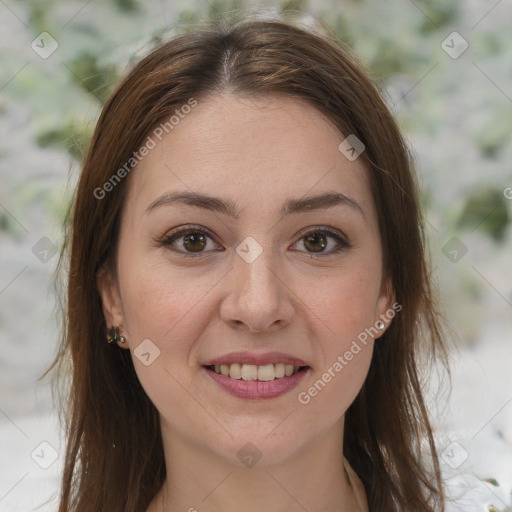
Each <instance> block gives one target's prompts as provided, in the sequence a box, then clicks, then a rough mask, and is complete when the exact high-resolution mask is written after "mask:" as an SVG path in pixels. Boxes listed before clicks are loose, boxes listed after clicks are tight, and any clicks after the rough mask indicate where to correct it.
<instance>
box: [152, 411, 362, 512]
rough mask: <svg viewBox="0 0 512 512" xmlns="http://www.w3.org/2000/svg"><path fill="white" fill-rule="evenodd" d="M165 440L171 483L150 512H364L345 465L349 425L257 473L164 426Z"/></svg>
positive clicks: (168, 481)
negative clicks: (240, 511) (345, 442)
mask: <svg viewBox="0 0 512 512" xmlns="http://www.w3.org/2000/svg"><path fill="white" fill-rule="evenodd" d="M341 421H343V420H341ZM162 423H163V422H162ZM162 435H163V439H164V450H165V458H166V468H167V479H166V481H165V482H164V485H163V487H162V489H161V490H160V492H159V493H158V495H157V496H156V497H155V499H154V500H153V502H152V504H151V506H150V507H149V509H148V512H175V511H188V512H195V511H197V512H200V511H201V510H208V512H225V511H226V510H244V512H261V511H262V510H264V511H265V512H285V511H286V512H296V511H297V512H299V511H300V512H303V511H304V510H307V511H308V512H325V511H327V510H328V511H333V512H334V511H339V510H351V511H356V510H358V505H357V502H356V499H355V496H354V493H353V489H352V487H351V485H350V482H349V479H348V476H347V473H346V471H345V469H344V465H343V423H341V425H340V423H339V422H338V423H336V424H335V425H334V426H333V428H331V429H330V430H329V431H328V432H326V433H324V434H322V435H321V436H320V437H319V438H318V439H316V440H315V441H314V442H313V443H311V444H310V445H309V446H307V447H304V448H303V449H302V450H300V451H299V452H297V453H296V454H294V455H293V456H292V457H290V458H289V459H287V460H286V461H281V462H279V463H276V464H271V465H270V464H267V465H263V463H256V464H255V465H254V466H252V467H246V466H244V465H239V464H236V463H234V462H232V461H229V460H226V459H224V458H221V457H219V455H218V454H216V453H214V452H213V451H212V450H211V449H209V448H208V447H203V446H198V445H197V444H193V445H192V444H191V443H190V442H189V441H188V440H187V439H184V438H183V437H181V436H179V435H177V433H176V432H173V431H171V430H170V429H169V428H168V427H167V426H166V425H165V424H164V423H163V424H162Z"/></svg>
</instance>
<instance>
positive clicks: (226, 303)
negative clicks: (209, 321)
mask: <svg viewBox="0 0 512 512" xmlns="http://www.w3.org/2000/svg"><path fill="white" fill-rule="evenodd" d="M233 265H234V267H233V269H232V271H231V272H229V273H228V276H229V278H228V279H227V280H226V282H225V286H226V290H227V294H226V297H225V298H224V300H223V301H222V304H221V307H220V315H221V318H222V320H223V321H224V322H226V323H228V324H229V325H230V326H231V327H233V328H235V329H242V330H243V329H247V330H249V331H250V332H261V333H263V332H273V331H275V330H278V329H282V328H283V327H285V326H287V325H289V324H290V323H291V321H292V318H293V315H294V314H295V308H294V305H293V292H292V290H291V289H290V287H289V286H290V285H289V284H288V283H287V282H286V281H285V278H284V275H283V273H282V272H279V266H278V265H277V262H276V258H273V256H272V255H271V254H270V251H263V253H262V254H261V255H260V256H259V257H258V258H257V259H256V260H255V261H253V262H251V263H247V262H246V261H245V260H244V259H242V258H241V257H239V256H238V255H236V256H235V260H234V263H233ZM281 270H282V269H281ZM280 273H281V275H282V277H281V276H280V275H279V274H280Z"/></svg>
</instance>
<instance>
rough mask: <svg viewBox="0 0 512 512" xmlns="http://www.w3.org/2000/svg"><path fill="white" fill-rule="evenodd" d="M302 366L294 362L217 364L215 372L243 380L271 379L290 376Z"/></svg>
mask: <svg viewBox="0 0 512 512" xmlns="http://www.w3.org/2000/svg"><path fill="white" fill-rule="evenodd" d="M299 368H300V366H293V365H292V364H284V363H277V364H265V365H262V366H257V365H255V364H245V363H244V364H239V363H233V364H221V365H217V364H216V365H215V366H214V369H215V373H221V374H222V375H224V376H226V377H231V378H232V379H242V380H262V381H269V380H274V379H280V378H281V377H284V376H286V377H289V376H290V375H293V374H294V373H296V372H297V371H298V370H299Z"/></svg>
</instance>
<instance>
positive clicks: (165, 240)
mask: <svg viewBox="0 0 512 512" xmlns="http://www.w3.org/2000/svg"><path fill="white" fill-rule="evenodd" d="M188 234H201V235H206V236H207V237H209V238H211V239H212V240H213V241H214V242H215V243H217V242H216V241H215V237H213V236H212V235H211V234H210V233H209V232H208V231H207V230H205V229H204V228H201V227H199V226H194V225H186V226H182V227H180V228H177V229H176V230H175V231H171V232H170V233H168V234H166V235H165V236H164V237H162V238H161V239H160V240H158V241H157V242H158V245H160V246H163V247H168V246H170V245H171V244H172V243H173V242H175V241H176V240H179V239H180V238H181V237H183V236H185V235H188ZM312 234H321V235H327V236H330V237H332V238H334V239H335V240H336V242H337V243H338V245H337V247H335V248H334V249H331V251H330V252H328V253H318V254H315V253H313V252H311V253H307V254H309V255H310V256H309V257H312V258H322V257H326V256H331V255H333V254H337V253H339V252H341V251H346V250H348V249H350V248H351V247H352V245H351V244H350V243H349V242H348V241H347V240H346V239H344V238H343V237H342V236H340V235H339V234H338V232H337V231H335V230H333V229H331V228H329V227H322V228H313V229H308V230H307V231H303V232H302V233H300V238H299V239H298V240H297V241H300V240H303V239H304V238H306V237H307V236H309V235H312ZM295 243H297V242H295ZM294 245H295V244H294ZM172 250H174V251H175V252H178V253H179V254H181V255H182V256H183V257H185V258H200V257H202V256H204V254H205V252H206V253H207V252H211V251H198V252H197V253H192V252H183V251H180V250H176V249H172ZM297 252H301V251H297Z"/></svg>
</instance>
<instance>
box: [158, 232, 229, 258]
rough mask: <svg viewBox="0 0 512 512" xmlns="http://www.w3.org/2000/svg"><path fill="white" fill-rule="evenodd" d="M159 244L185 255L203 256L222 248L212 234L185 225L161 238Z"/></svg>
mask: <svg viewBox="0 0 512 512" xmlns="http://www.w3.org/2000/svg"><path fill="white" fill-rule="evenodd" d="M159 244H160V245H162V246H165V247H168V248H169V249H171V250H173V251H175V252H179V253H181V254H182V255H183V256H195V255H197V256H201V255H202V254H203V253H204V254H207V253H210V252H212V251H216V250H220V249H221V248H220V247H219V245H217V244H216V243H215V241H214V239H213V238H212V236H211V235H209V234H208V233H206V232H205V231H203V230H202V229H198V228H194V227H193V226H185V227H182V228H180V229H177V230H175V231H173V232H171V233H169V234H168V235H166V236H165V237H164V238H162V239H161V240H159Z"/></svg>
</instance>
